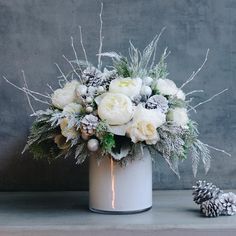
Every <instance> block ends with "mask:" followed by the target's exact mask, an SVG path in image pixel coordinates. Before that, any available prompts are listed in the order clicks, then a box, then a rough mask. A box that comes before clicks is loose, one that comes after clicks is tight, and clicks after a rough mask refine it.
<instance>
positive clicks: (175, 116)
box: [167, 107, 189, 128]
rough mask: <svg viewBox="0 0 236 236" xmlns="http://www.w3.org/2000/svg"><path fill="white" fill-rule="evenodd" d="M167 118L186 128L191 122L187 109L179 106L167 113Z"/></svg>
mask: <svg viewBox="0 0 236 236" xmlns="http://www.w3.org/2000/svg"><path fill="white" fill-rule="evenodd" d="M167 119H168V120H169V121H172V122H173V123H175V124H176V125H178V126H181V127H182V128H186V127H187V124H188V122H189V118H188V113H187V109H186V108H179V107H177V108H174V109H170V111H169V112H168V114H167Z"/></svg>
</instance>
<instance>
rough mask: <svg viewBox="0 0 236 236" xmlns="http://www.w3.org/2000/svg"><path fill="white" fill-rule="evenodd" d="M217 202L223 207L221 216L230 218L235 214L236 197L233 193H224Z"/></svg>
mask: <svg viewBox="0 0 236 236" xmlns="http://www.w3.org/2000/svg"><path fill="white" fill-rule="evenodd" d="M219 200H220V202H221V204H222V207H223V210H222V215H227V216H232V215H234V214H235V213H236V195H235V194H234V193H232V192H229V193H224V194H222V195H221V196H220V197H219Z"/></svg>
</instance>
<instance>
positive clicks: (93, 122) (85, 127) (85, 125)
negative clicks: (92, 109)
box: [80, 114, 98, 135]
mask: <svg viewBox="0 0 236 236" xmlns="http://www.w3.org/2000/svg"><path fill="white" fill-rule="evenodd" d="M80 123H81V132H82V133H84V134H88V135H93V134H94V132H95V130H96V128H97V126H98V118H97V117H96V116H94V115H92V114H89V115H86V116H85V117H84V118H83V119H82V120H81V122H80Z"/></svg>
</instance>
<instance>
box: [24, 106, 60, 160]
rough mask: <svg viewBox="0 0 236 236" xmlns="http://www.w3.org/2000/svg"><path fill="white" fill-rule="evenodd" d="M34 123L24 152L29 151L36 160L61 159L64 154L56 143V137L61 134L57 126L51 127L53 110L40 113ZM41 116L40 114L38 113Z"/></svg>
mask: <svg viewBox="0 0 236 236" xmlns="http://www.w3.org/2000/svg"><path fill="white" fill-rule="evenodd" d="M40 112H41V113H40V115H38V117H37V119H36V120H35V121H34V122H33V124H32V127H31V130H30V135H29V137H28V141H27V144H26V146H25V148H24V150H23V152H25V151H26V150H29V151H30V153H32V154H33V156H34V158H35V159H47V160H49V161H51V160H53V159H55V158H57V157H59V156H60V155H61V154H62V153H61V152H62V151H61V150H60V149H58V148H57V145H56V144H55V142H54V137H55V135H56V134H58V133H59V130H58V127H57V126H56V125H51V123H50V122H49V120H50V118H51V110H47V111H45V112H42V111H40ZM38 114H39V113H38Z"/></svg>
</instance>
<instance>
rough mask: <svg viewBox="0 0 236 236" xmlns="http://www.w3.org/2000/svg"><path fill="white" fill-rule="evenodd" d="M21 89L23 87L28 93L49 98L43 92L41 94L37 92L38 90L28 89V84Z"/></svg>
mask: <svg viewBox="0 0 236 236" xmlns="http://www.w3.org/2000/svg"><path fill="white" fill-rule="evenodd" d="M23 89H25V90H26V91H27V92H29V93H32V94H35V95H38V96H41V97H44V98H49V99H50V98H51V97H50V96H49V95H45V94H42V93H39V92H36V91H33V90H31V89H29V88H28V86H27V87H23Z"/></svg>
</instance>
